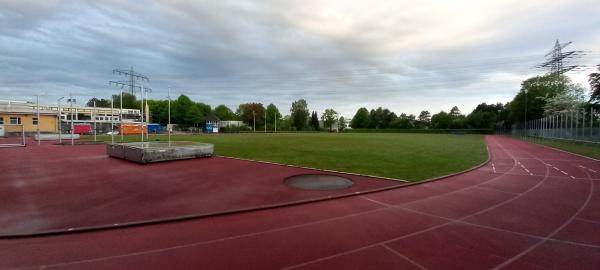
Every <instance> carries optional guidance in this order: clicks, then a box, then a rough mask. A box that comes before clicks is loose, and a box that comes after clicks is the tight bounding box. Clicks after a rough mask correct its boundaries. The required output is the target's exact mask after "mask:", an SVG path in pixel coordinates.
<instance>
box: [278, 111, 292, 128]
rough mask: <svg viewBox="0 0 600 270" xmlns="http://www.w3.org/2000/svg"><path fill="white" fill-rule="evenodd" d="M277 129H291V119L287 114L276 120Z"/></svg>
mask: <svg viewBox="0 0 600 270" xmlns="http://www.w3.org/2000/svg"><path fill="white" fill-rule="evenodd" d="M277 129H278V130H291V129H292V119H291V117H290V116H289V115H286V116H284V117H282V118H281V121H277Z"/></svg>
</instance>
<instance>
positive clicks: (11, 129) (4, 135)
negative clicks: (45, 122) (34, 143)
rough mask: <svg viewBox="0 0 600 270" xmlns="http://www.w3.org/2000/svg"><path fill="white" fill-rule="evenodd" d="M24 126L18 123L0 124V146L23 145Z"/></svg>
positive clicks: (24, 144)
mask: <svg viewBox="0 0 600 270" xmlns="http://www.w3.org/2000/svg"><path fill="white" fill-rule="evenodd" d="M24 146H26V143H25V127H24V126H23V125H22V124H18V125H0V147H24Z"/></svg>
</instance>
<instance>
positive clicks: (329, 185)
mask: <svg viewBox="0 0 600 270" xmlns="http://www.w3.org/2000/svg"><path fill="white" fill-rule="evenodd" d="M285 184H286V185H288V186H290V187H295V188H300V189H309V190H336V189H344V188H349V187H351V186H352V185H353V184H354V182H352V180H350V179H347V178H344V177H340V176H335V175H326V174H302V175H295V176H290V177H288V178H286V179H285Z"/></svg>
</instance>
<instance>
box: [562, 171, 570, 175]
mask: <svg viewBox="0 0 600 270" xmlns="http://www.w3.org/2000/svg"><path fill="white" fill-rule="evenodd" d="M560 172H561V173H562V174H564V175H569V174H568V173H567V172H565V171H560Z"/></svg>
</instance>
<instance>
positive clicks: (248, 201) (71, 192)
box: [0, 143, 404, 237]
mask: <svg viewBox="0 0 600 270" xmlns="http://www.w3.org/2000/svg"><path fill="white" fill-rule="evenodd" d="M105 148H106V146H104V145H80V146H75V147H71V146H56V145H51V144H50V143H43V144H42V146H37V145H36V146H32V147H26V148H14V149H13V148H11V149H3V150H2V154H3V156H5V157H7V158H5V159H4V162H2V163H1V164H0V171H2V176H3V177H2V180H1V181H0V197H1V198H2V207H1V208H0V237H11V236H19V235H20V236H25V235H37V234H47V233H60V232H70V231H81V230H90V229H100V228H110V227H119V226H128V225H135V224H140V223H157V222H163V221H168V220H176V219H189V218H194V217H200V216H208V215H215V214H223V213H233V212H238V211H246V210H252V209H264V208H270V207H275V206H283V205H290V204H297V203H302V202H308V201H314V200H321V199H327V198H333V197H338V196H344V195H352V194H355V193H361V192H365V191H369V190H375V189H380V188H385V187H391V186H396V185H403V184H404V183H402V182H398V181H391V180H382V179H376V178H370V177H362V176H356V175H345V174H339V173H325V174H328V175H337V176H340V175H341V176H343V177H345V178H348V179H351V181H352V182H353V185H352V186H351V187H348V188H345V189H341V190H325V191H324V190H302V189H297V188H292V187H289V186H287V185H285V184H284V179H286V178H288V177H290V176H293V175H302V174H315V173H318V174H324V172H321V171H317V170H310V169H302V168H294V167H288V166H282V165H274V164H265V163H260V162H252V161H243V160H236V159H231V158H223V157H212V158H202V159H187V160H179V161H172V162H160V163H150V164H144V165H140V164H137V163H133V162H129V161H125V160H121V159H115V158H110V157H109V156H108V155H107V154H106V152H105V151H106V150H105Z"/></svg>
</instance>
